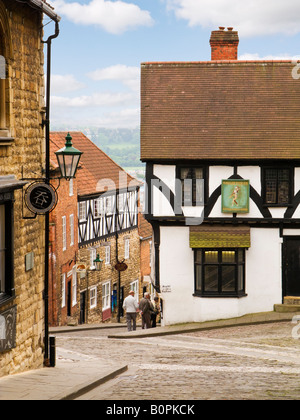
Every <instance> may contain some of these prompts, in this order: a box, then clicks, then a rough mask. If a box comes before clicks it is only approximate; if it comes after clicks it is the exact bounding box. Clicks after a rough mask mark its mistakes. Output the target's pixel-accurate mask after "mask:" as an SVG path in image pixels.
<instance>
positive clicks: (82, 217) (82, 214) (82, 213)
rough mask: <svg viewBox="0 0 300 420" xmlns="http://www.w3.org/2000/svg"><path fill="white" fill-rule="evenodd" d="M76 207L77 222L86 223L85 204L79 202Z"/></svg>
mask: <svg viewBox="0 0 300 420" xmlns="http://www.w3.org/2000/svg"><path fill="white" fill-rule="evenodd" d="M78 207H79V210H78V217H79V221H80V222H85V221H86V202H85V201H81V202H80V203H79V205H78Z"/></svg>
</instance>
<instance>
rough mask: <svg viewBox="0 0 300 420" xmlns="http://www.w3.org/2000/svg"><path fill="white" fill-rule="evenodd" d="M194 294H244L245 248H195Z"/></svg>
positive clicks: (235, 295) (220, 295)
mask: <svg viewBox="0 0 300 420" xmlns="http://www.w3.org/2000/svg"><path fill="white" fill-rule="evenodd" d="M194 253H195V295H197V296H208V297H239V296H244V295H245V249H244V248H236V249H195V250H194Z"/></svg>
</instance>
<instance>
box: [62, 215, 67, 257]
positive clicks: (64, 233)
mask: <svg viewBox="0 0 300 420" xmlns="http://www.w3.org/2000/svg"><path fill="white" fill-rule="evenodd" d="M62 248H63V251H65V250H66V249H67V218H66V216H63V217H62Z"/></svg>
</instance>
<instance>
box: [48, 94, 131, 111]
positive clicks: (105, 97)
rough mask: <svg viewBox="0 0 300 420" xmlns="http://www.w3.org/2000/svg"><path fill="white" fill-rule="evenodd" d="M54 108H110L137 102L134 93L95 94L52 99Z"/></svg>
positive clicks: (53, 97) (54, 97)
mask: <svg viewBox="0 0 300 420" xmlns="http://www.w3.org/2000/svg"><path fill="white" fill-rule="evenodd" d="M51 102H52V106H53V107H68V108H86V107H108V106H109V107H110V106H124V105H128V104H129V103H135V102H136V96H135V95H133V94H132V93H110V92H107V93H94V94H92V95H82V96H77V97H74V98H71V97H66V96H55V95H53V96H52V97H51Z"/></svg>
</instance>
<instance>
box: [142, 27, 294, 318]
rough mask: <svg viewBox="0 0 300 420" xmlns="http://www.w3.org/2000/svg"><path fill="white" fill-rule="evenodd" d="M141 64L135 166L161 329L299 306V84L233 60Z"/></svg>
mask: <svg viewBox="0 0 300 420" xmlns="http://www.w3.org/2000/svg"><path fill="white" fill-rule="evenodd" d="M210 43H211V47H212V60H211V61H205V62H184V63H180V62H159V63H142V65H141V159H142V161H143V162H146V181H147V187H148V188H147V194H146V196H147V203H146V218H147V220H148V221H149V222H150V223H151V224H152V226H153V230H154V248H155V267H153V270H154V272H155V286H156V289H157V290H158V291H159V292H160V296H161V298H162V300H163V311H164V313H163V320H164V322H165V323H166V324H171V323H181V322H197V321H205V320H212V319H221V318H230V317H237V316H242V315H244V314H247V313H255V312H264V311H272V310H273V308H274V305H275V304H281V303H282V302H283V301H284V298H285V297H288V296H293V297H299V296H300V281H299V279H300V276H299V274H300V263H299V262H300V207H299V203H300V134H299V133H300V119H299V114H300V100H299V98H300V80H299V79H300V75H299V74H298V72H299V67H300V66H299V65H297V63H296V62H292V61H239V60H238V59H237V56H238V54H237V48H238V43H239V37H238V33H237V32H236V31H233V29H232V28H228V29H227V30H226V29H225V28H220V29H219V30H218V31H213V32H212V36H211V40H210Z"/></svg>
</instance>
